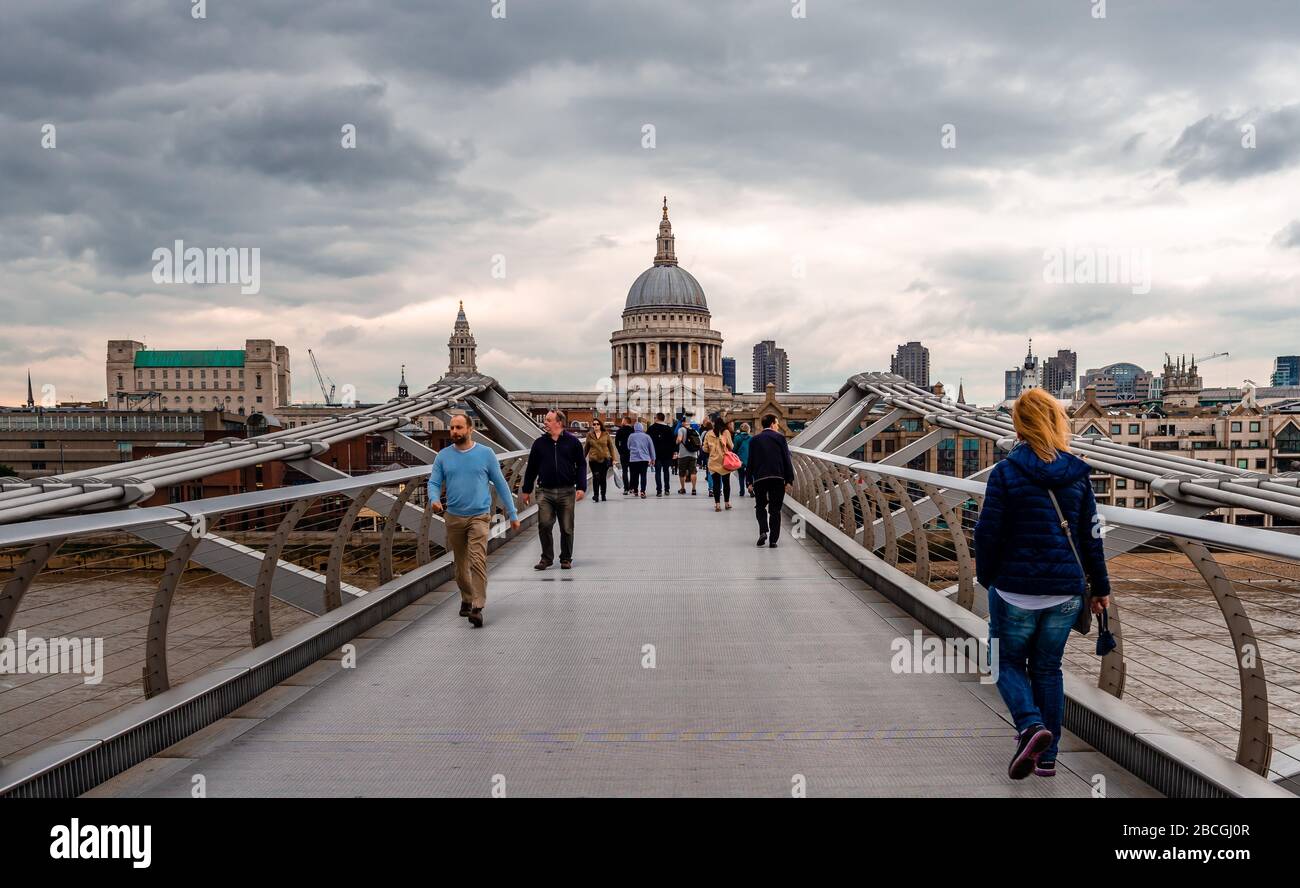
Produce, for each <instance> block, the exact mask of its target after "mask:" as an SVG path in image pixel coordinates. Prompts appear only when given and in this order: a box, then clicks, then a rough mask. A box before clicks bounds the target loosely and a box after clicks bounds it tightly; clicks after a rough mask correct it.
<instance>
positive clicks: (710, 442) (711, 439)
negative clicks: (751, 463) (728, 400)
mask: <svg viewBox="0 0 1300 888" xmlns="http://www.w3.org/2000/svg"><path fill="white" fill-rule="evenodd" d="M703 448H704V452H705V453H707V454H708V455H709V478H710V479H711V481H710V490H711V491H712V493H713V511H715V512H721V511H722V504H723V502H724V501H725V502H726V506H727V511H731V473H732V472H733V471H734V462H735V459H736V455H735V453H734V452H733V451H732V449H731V448H732V439H731V422H730V421H729V420H727V419H724V418H723V417H722V416H721V415H719V416H718V418H717V419H716V420H715V421H714V423H713V428H712V429H711V430H710V431H709V433H708V434H707V435H705V436H704V444H703ZM728 456H730V457H731V460H728V459H727V457H728Z"/></svg>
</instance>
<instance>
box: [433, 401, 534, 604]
mask: <svg viewBox="0 0 1300 888" xmlns="http://www.w3.org/2000/svg"><path fill="white" fill-rule="evenodd" d="M451 443H452V446H451V447H444V448H443V449H442V450H439V451H438V456H437V457H436V458H435V459H434V461H433V471H432V472H430V473H429V508H431V509H433V511H434V512H442V511H443V510H444V507H443V505H442V502H441V500H442V491H443V488H444V487H446V490H447V505H446V507H445V509H446V513H447V516H446V518H445V519H444V520H445V522H446V525H447V548H448V549H450V550H451V556H452V559H453V561H454V562H455V564H456V585H457V586H459V587H460V615H461V616H462V617H468V618H469V622H470V625H471V626H473V627H474V628H475V629H478V628H481V627H482V625H483V606H484V605H486V604H487V549H488V546H487V544H488V537H489V536H490V532H491V529H492V488H495V489H496V492H497V498H498V499H499V500H500V501H501V504H502V505H503V506H505V509H506V513H507V514H508V515H509V516H510V529H511V530H518V529H519V514H518V512H516V511H515V500H514V497H513V496H511V494H510V485H508V484H506V479H505V476H504V475H502V474H501V464H500V463H499V462H497V457H496V454H495V453H493V452H492V450H491V448H488V447H485V446H483V445H482V444H475V443H474V430H473V429H472V428H471V427H470V424H469V419H468V418H467V417H466V416H464V415H463V414H457V415H455V416H453V417H452V418H451Z"/></svg>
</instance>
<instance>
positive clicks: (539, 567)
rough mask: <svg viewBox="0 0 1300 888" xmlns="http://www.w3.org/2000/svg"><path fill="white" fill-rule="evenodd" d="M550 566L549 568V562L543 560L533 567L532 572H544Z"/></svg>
mask: <svg viewBox="0 0 1300 888" xmlns="http://www.w3.org/2000/svg"><path fill="white" fill-rule="evenodd" d="M550 566H551V562H549V561H547V560H546V559H545V558H543V559H542V560H541V561H539V562H537V563H536V564H534V565H533V570H546V568H548V567H550Z"/></svg>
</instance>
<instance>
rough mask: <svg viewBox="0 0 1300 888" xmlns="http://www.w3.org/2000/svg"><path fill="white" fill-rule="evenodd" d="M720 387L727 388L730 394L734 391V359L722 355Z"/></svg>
mask: <svg viewBox="0 0 1300 888" xmlns="http://www.w3.org/2000/svg"><path fill="white" fill-rule="evenodd" d="M722 387H723V388H725V389H728V390H729V391H730V392H731V393H732V394H735V393H736V359H735V358H728V357H726V356H723V358H722Z"/></svg>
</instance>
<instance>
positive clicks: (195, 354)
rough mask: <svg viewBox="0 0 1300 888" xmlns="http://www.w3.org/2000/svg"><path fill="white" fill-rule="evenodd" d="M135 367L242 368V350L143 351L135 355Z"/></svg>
mask: <svg viewBox="0 0 1300 888" xmlns="http://www.w3.org/2000/svg"><path fill="white" fill-rule="evenodd" d="M135 365H136V366H137V367H242V366H244V351H243V349H230V348H227V349H215V348H208V349H203V348H199V349H188V350H184V349H182V350H175V351H165V350H153V349H144V350H143V351H138V352H136V353H135Z"/></svg>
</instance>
